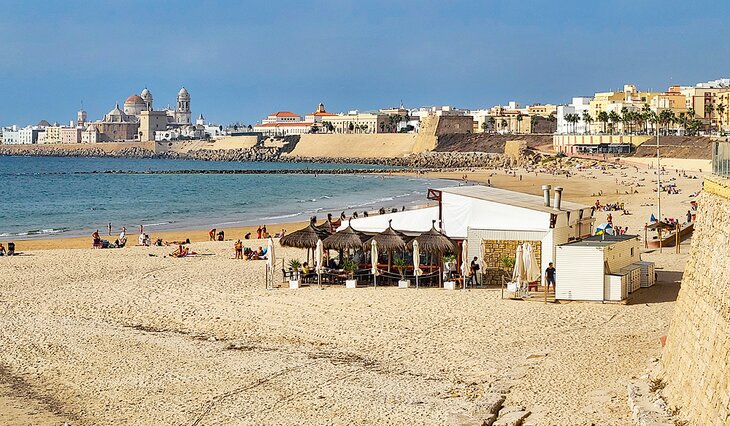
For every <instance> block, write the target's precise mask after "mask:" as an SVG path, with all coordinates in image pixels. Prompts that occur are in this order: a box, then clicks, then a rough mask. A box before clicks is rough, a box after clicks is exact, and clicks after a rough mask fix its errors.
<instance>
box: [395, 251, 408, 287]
mask: <svg viewBox="0 0 730 426" xmlns="http://www.w3.org/2000/svg"><path fill="white" fill-rule="evenodd" d="M407 265H408V263H407V262H406V260H405V259H403V258H402V257H399V258H397V259H395V260H394V261H393V266H395V269H397V270H398V272H399V273H400V280H399V281H398V288H408V285H409V284H410V283H411V282H410V281H408V280H407V279H406V266H407Z"/></svg>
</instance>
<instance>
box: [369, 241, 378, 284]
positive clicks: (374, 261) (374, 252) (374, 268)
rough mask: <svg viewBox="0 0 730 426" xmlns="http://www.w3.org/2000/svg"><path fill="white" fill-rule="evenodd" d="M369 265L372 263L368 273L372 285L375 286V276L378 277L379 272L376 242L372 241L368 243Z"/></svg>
mask: <svg viewBox="0 0 730 426" xmlns="http://www.w3.org/2000/svg"><path fill="white" fill-rule="evenodd" d="M370 263H372V266H371V267H370V272H371V273H372V274H373V285H374V286H377V285H378V281H377V278H376V277H377V276H378V275H380V271H378V242H377V241H375V239H374V238H373V240H372V241H371V242H370Z"/></svg>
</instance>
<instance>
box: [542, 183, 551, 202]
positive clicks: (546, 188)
mask: <svg viewBox="0 0 730 426" xmlns="http://www.w3.org/2000/svg"><path fill="white" fill-rule="evenodd" d="M550 188H551V187H550V185H543V186H542V193H543V196H544V198H545V200H544V204H545V206H547V207H550Z"/></svg>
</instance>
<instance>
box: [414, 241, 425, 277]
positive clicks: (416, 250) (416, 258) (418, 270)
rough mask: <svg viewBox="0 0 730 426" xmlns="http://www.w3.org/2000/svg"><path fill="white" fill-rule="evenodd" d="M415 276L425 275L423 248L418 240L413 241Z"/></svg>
mask: <svg viewBox="0 0 730 426" xmlns="http://www.w3.org/2000/svg"><path fill="white" fill-rule="evenodd" d="M413 274H414V275H416V276H419V275H423V271H422V270H421V246H420V245H419V244H418V240H417V239H416V240H413Z"/></svg>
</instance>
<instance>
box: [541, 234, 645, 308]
mask: <svg viewBox="0 0 730 426" xmlns="http://www.w3.org/2000/svg"><path fill="white" fill-rule="evenodd" d="M640 247H641V245H640V243H639V237H638V236H636V235H605V234H604V235H595V236H592V237H589V238H585V239H583V240H581V241H575V242H571V243H567V244H561V245H558V247H557V250H556V259H555V263H556V274H555V299H556V300H588V301H599V302H602V301H621V300H625V299H626V298H627V297H628V294H629V293H631V292H633V291H634V290H637V289H638V288H639V287H641V281H642V276H641V274H642V264H646V263H647V262H641V256H640ZM652 270H653V269H652ZM652 280H653V277H652Z"/></svg>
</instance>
